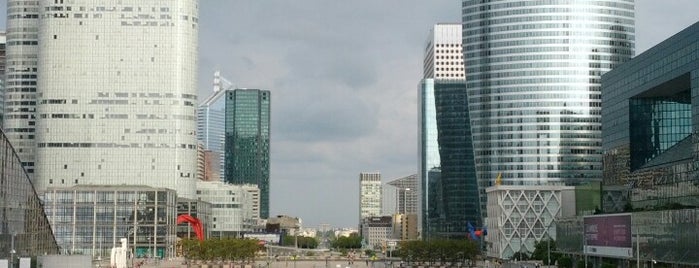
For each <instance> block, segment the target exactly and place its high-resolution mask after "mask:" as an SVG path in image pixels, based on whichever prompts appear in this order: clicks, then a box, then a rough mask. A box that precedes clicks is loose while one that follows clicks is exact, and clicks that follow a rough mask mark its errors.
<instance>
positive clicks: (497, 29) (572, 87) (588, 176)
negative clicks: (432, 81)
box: [462, 0, 634, 216]
mask: <svg viewBox="0 0 699 268" xmlns="http://www.w3.org/2000/svg"><path fill="white" fill-rule="evenodd" d="M462 15H463V46H464V49H463V50H464V62H465V64H466V81H467V83H466V84H467V89H468V98H469V110H470V116H471V128H472V131H473V146H474V155H475V166H476V173H477V176H478V184H479V185H478V186H479V188H480V191H481V194H480V196H481V200H480V204H481V208H482V210H481V211H482V212H483V216H486V213H485V209H484V208H485V205H486V197H485V195H484V191H485V188H486V187H488V186H490V185H493V184H494V183H493V182H494V181H495V179H496V178H497V177H498V175H499V174H501V177H502V181H503V184H504V185H545V184H550V183H557V184H558V183H565V184H579V183H583V182H588V181H599V180H601V179H602V152H601V122H600V110H601V91H600V76H601V74H602V73H604V72H606V71H608V70H610V69H611V68H612V67H614V66H615V65H617V64H619V63H621V62H624V61H626V60H628V59H629V58H630V57H631V56H632V55H633V51H634V2H633V1H632V0H607V1H569V0H546V1H522V0H464V1H463V13H462Z"/></svg>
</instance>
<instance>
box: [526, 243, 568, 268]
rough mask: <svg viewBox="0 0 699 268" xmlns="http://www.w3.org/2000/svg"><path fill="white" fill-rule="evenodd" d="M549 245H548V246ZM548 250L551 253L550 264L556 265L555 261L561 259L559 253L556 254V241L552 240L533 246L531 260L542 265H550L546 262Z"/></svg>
mask: <svg viewBox="0 0 699 268" xmlns="http://www.w3.org/2000/svg"><path fill="white" fill-rule="evenodd" d="M549 243H550V244H549ZM549 249H550V251H551V263H552V264H553V263H556V260H558V258H560V257H561V254H560V253H556V251H558V250H557V248H556V241H555V240H553V239H549V240H541V241H539V242H537V243H536V244H534V252H532V255H531V256H530V257H531V259H532V260H541V261H543V262H544V265H550V264H549V262H548V253H549Z"/></svg>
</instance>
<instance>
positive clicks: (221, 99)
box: [197, 90, 227, 180]
mask: <svg viewBox="0 0 699 268" xmlns="http://www.w3.org/2000/svg"><path fill="white" fill-rule="evenodd" d="M226 91H227V90H219V91H216V92H214V93H212V94H211V95H210V96H209V97H207V98H206V99H204V100H203V101H202V102H201V103H200V104H199V107H197V140H198V141H199V142H201V143H203V144H204V148H205V149H206V150H209V151H211V152H213V154H214V155H215V156H217V157H218V160H217V161H212V162H214V164H218V165H219V167H218V169H217V170H218V171H219V172H220V174H214V175H213V176H214V177H215V176H218V177H219V180H222V179H223V178H225V174H224V172H225V169H224V163H225V161H224V156H225V154H224V152H223V148H224V147H225V145H224V143H225V136H226V134H225V132H226V129H225V128H226V123H225V111H226V101H225V95H226Z"/></svg>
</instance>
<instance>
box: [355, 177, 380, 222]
mask: <svg viewBox="0 0 699 268" xmlns="http://www.w3.org/2000/svg"><path fill="white" fill-rule="evenodd" d="M381 191H382V185H381V173H379V172H362V173H359V223H360V224H361V223H362V220H363V219H364V218H367V217H378V216H381V213H383V212H382V211H381V193H382V192H381Z"/></svg>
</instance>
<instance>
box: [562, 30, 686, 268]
mask: <svg viewBox="0 0 699 268" xmlns="http://www.w3.org/2000/svg"><path fill="white" fill-rule="evenodd" d="M602 92H603V94H602V107H603V109H602V149H603V152H604V180H603V181H602V184H603V185H602V210H603V212H606V213H615V212H630V213H631V218H632V232H633V234H634V236H633V245H634V249H633V251H634V252H635V251H636V244H637V242H638V243H639V244H640V247H639V248H638V250H639V251H640V258H641V261H642V262H644V263H646V265H652V264H651V260H656V261H658V262H659V263H671V264H678V265H687V266H697V264H698V263H699V253H697V251H696V249H697V248H699V209H697V208H698V207H699V177H698V176H697V175H698V173H697V171H698V170H697V169H698V167H699V165H697V163H699V138H698V137H699V136H698V133H699V98H698V97H699V24H694V25H692V26H690V27H689V28H687V29H685V30H683V31H681V32H680V33H677V34H676V35H674V36H672V37H671V38H669V39H668V40H665V41H663V42H662V43H660V44H658V45H657V46H655V47H653V48H651V49H649V50H647V51H646V52H644V53H642V54H640V55H638V56H636V57H634V58H633V59H631V60H630V61H628V62H626V63H624V64H621V65H619V66H617V67H616V68H614V69H613V70H612V71H610V72H608V73H606V74H605V75H603V76H602ZM558 227H559V230H558V234H559V235H560V236H559V241H558V242H559V243H558V245H559V248H561V249H562V250H563V251H566V252H572V253H576V254H580V251H581V248H582V240H581V238H582V230H583V226H582V219H580V218H577V219H568V220H565V221H561V222H559V224H558ZM637 235H638V236H639V237H638V238H637ZM637 239H638V240H637ZM624 261H625V260H623V261H620V262H619V263H620V264H622V265H623V262H624Z"/></svg>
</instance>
